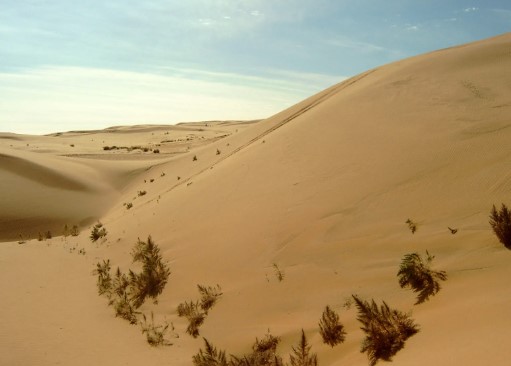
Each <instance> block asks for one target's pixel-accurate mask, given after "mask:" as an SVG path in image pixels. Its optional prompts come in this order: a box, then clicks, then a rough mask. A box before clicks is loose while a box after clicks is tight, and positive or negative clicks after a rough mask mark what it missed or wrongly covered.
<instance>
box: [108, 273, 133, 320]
mask: <svg viewBox="0 0 511 366" xmlns="http://www.w3.org/2000/svg"><path fill="white" fill-rule="evenodd" d="M131 292H132V287H131V283H130V279H129V277H128V276H127V275H126V274H125V273H122V272H121V270H120V269H119V267H117V271H116V272H115V276H114V279H113V281H112V290H111V292H110V294H109V298H110V305H113V307H114V310H115V316H116V317H120V318H123V319H126V320H127V321H129V322H130V323H131V324H136V323H137V314H139V312H137V311H136V309H137V307H136V306H135V304H134V302H133V300H132V298H131Z"/></svg>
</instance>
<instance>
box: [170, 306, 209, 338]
mask: <svg viewBox="0 0 511 366" xmlns="http://www.w3.org/2000/svg"><path fill="white" fill-rule="evenodd" d="M177 315H178V316H180V317H185V318H186V319H188V327H187V328H186V333H188V334H190V335H191V336H192V337H193V338H197V337H198V336H199V327H200V326H201V325H202V323H204V320H205V319H206V314H205V313H204V312H202V311H201V308H200V304H199V302H198V301H197V302H193V301H190V302H186V301H185V302H184V303H181V304H179V305H178V307H177Z"/></svg>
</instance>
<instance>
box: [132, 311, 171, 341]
mask: <svg viewBox="0 0 511 366" xmlns="http://www.w3.org/2000/svg"><path fill="white" fill-rule="evenodd" d="M142 317H143V320H142V321H141V322H140V326H141V328H142V334H145V335H146V338H147V343H149V344H150V345H151V346H153V347H157V346H171V345H172V343H170V342H169V341H168V340H167V339H165V333H167V331H168V329H169V326H170V325H171V324H169V323H167V322H166V321H165V323H164V325H155V324H154V314H153V312H151V322H148V321H147V317H146V316H145V314H143V316H142ZM173 328H174V327H172V329H173Z"/></svg>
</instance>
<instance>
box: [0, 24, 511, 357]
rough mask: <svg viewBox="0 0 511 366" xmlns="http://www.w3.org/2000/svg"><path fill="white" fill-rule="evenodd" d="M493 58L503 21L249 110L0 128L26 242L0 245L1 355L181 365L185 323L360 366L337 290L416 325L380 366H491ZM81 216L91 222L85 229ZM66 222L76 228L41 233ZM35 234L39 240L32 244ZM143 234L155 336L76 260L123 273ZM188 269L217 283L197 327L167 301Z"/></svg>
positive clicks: (355, 326) (221, 342) (496, 307)
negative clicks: (416, 263) (161, 340)
mask: <svg viewBox="0 0 511 366" xmlns="http://www.w3.org/2000/svg"><path fill="white" fill-rule="evenodd" d="M510 69H511V34H506V35H503V36H500V37H496V38H493V39H489V40H486V41H482V42H477V43H473V44H469V45H464V46H460V47H455V48H451V49H446V50H440V51H437V52H433V53H430V54H426V55H422V56H418V57H414V58H411V59H407V60H403V61H400V62H397V63H393V64H389V65H385V66H382V67H380V68H377V69H374V70H370V71H367V72H366V73H363V74H361V75H358V76H355V77H354V78H352V79H349V80H347V81H345V82H343V83H341V84H338V85H335V86H333V87H331V88H329V89H327V90H325V91H323V92H322V93H319V94H317V95H315V96H313V97H311V98H309V99H307V100H305V101H303V102H301V103H299V104H297V105H295V106H293V107H291V108H290V109H288V110H285V111H283V112H281V113H279V114H277V115H275V116H273V117H271V118H269V119H267V120H263V121H260V122H253V123H237V122H225V123H222V122H203V123H195V124H184V125H177V126H133V127H116V128H111V129H107V130H102V131H90V132H84V131H82V132H68V133H63V134H57V135H53V136H42V137H41V136H19V135H12V134H2V135H0V174H1V182H5V183H4V185H5V188H4V190H3V193H2V200H1V201H0V202H2V203H1V205H2V209H1V210H0V214H1V216H0V220H1V223H2V226H1V229H0V236H1V238H3V239H4V240H14V238H18V235H20V234H21V235H23V236H24V238H30V237H32V238H34V239H31V240H27V241H26V242H25V243H24V244H18V241H14V242H5V243H1V245H0V289H1V293H2V300H1V301H0V313H1V314H2V316H1V317H0V364H1V365H56V364H61V365H90V364H96V365H140V364H148V365H190V364H192V362H191V357H192V355H194V354H196V353H197V352H198V350H199V348H200V347H202V346H203V341H202V339H201V337H206V338H207V339H208V340H210V341H211V342H212V343H213V344H214V345H215V346H217V347H219V348H220V349H226V350H227V353H228V354H237V355H241V354H242V353H244V352H245V353H246V352H248V351H249V350H250V347H251V344H252V343H253V341H254V340H255V338H256V337H258V338H262V337H264V335H265V334H266V333H267V332H268V330H269V331H270V332H271V333H272V334H273V335H275V336H279V337H280V339H281V343H280V345H279V351H280V353H281V355H282V356H283V357H284V360H285V361H288V354H289V352H290V349H291V346H293V345H295V344H296V343H297V341H298V338H299V336H300V331H301V329H304V331H305V333H306V334H307V336H308V340H309V342H310V343H311V345H312V351H313V352H316V353H318V357H319V364H320V365H366V364H368V360H367V356H366V355H365V354H362V353H360V344H361V341H362V339H363V338H364V334H363V332H362V331H361V330H360V324H359V322H358V321H357V320H356V317H357V311H356V309H355V308H354V307H353V306H349V305H348V304H347V300H348V299H349V298H350V296H351V294H358V295H359V296H360V297H361V298H363V299H367V300H370V299H372V298H374V299H375V300H376V301H378V302H380V301H381V300H385V301H386V302H387V303H388V304H389V305H390V306H391V307H393V308H397V309H399V310H401V311H404V312H410V314H411V316H412V317H413V319H414V320H415V321H416V323H417V324H419V325H420V332H419V333H418V334H416V335H414V336H413V337H411V338H410V339H408V341H407V342H406V345H405V348H404V349H403V350H401V351H400V352H399V353H397V355H395V357H394V360H393V364H395V365H411V364H413V365H432V364H435V365H453V364H463V365H482V364H496V365H504V364H506V363H507V362H508V355H509V350H508V346H507V344H506V338H507V335H508V334H509V332H510V331H509V329H511V319H510V318H509V316H507V309H508V304H509V302H510V301H511V295H510V294H509V291H507V280H506V279H507V278H508V277H509V276H510V275H511V267H510V266H509V261H511V252H509V251H508V250H507V249H505V248H504V247H503V246H502V245H501V244H500V243H499V242H498V240H497V239H496V238H495V236H494V235H493V233H492V231H491V228H490V226H489V224H488V215H489V211H490V209H491V207H492V204H497V205H500V203H501V202H506V203H508V204H511V202H510V201H509V192H510V190H511V176H510V175H509V168H510V167H511V147H510V145H509V141H510V140H511V130H510V129H509V128H508V127H509V126H511V119H510V115H511V102H510V95H511V74H510V73H509V70H510ZM71 145H74V146H71ZM105 146H106V147H107V149H105ZM130 147H131V149H130ZM144 148H145V149H146V151H144ZM155 149H157V150H158V151H159V153H155V152H154V151H155ZM141 191H145V192H146V193H145V194H144V195H140V192H141ZM128 204H130V206H131V205H132V207H131V208H130V209H127V206H128ZM98 219H100V220H101V222H102V223H103V224H104V226H105V228H106V229H107V231H108V234H107V236H106V239H104V240H99V241H98V242H96V243H91V241H90V240H89V238H88V236H89V233H90V230H91V225H92V224H93V223H94V222H95V221H96V220H98ZM407 219H411V220H413V221H414V222H416V223H417V231H416V232H415V234H412V233H411V232H410V230H409V229H408V227H407V225H406V224H405V221H406V220H407ZM64 224H68V225H74V224H76V225H79V226H80V229H81V233H80V235H78V236H68V237H62V236H57V235H60V234H61V233H62V227H63V225H64ZM46 227H47V228H48V229H45V228H46ZM447 227H451V228H457V229H458V232H457V233H456V234H454V235H453V234H451V232H450V231H449V230H448V228H447ZM44 230H51V231H52V233H53V234H54V237H53V238H52V239H47V240H43V241H38V240H37V234H38V232H39V231H43V232H44ZM148 235H151V236H152V238H153V239H154V240H155V242H156V243H157V244H158V246H159V247H160V249H161V253H162V255H163V257H164V259H165V260H167V261H169V266H170V268H171V271H172V273H171V275H170V277H169V281H168V284H167V286H166V288H165V290H164V292H163V293H162V295H161V296H160V297H159V301H158V304H152V303H151V301H147V302H146V303H145V304H144V305H142V306H141V307H140V309H139V310H140V311H141V312H142V313H144V314H147V315H149V314H150V313H151V311H152V312H154V316H155V320H156V321H157V322H163V320H164V319H167V320H168V321H169V322H172V323H173V325H174V330H173V331H172V332H169V339H170V341H171V342H172V343H173V345H172V346H169V347H162V348H156V349H155V348H151V347H150V346H149V345H148V344H147V343H145V339H144V336H143V335H142V334H141V332H140V326H133V325H129V324H128V322H126V321H124V320H122V319H119V318H115V317H114V313H113V310H112V308H111V307H108V306H107V302H108V301H107V300H106V299H105V298H104V297H99V296H98V295H97V290H96V286H95V277H94V276H92V275H91V272H92V270H93V269H94V266H95V264H96V263H97V262H98V261H101V260H103V259H110V261H111V263H112V266H113V267H114V268H117V266H119V267H120V268H121V270H123V271H127V270H128V269H130V268H131V269H134V270H139V269H140V268H139V267H138V266H137V265H136V264H132V263H131V256H130V251H131V249H132V247H133V245H134V244H135V243H136V241H137V238H141V239H143V240H145V239H146V238H147V237H148ZM426 250H428V251H429V252H430V253H432V254H434V255H435V256H436V257H435V259H434V262H433V266H434V268H435V269H437V270H445V271H446V272H447V274H448V279H447V281H446V282H444V283H442V289H441V291H440V292H439V293H438V294H437V295H436V296H435V297H433V298H431V299H430V301H428V302H426V303H423V304H420V305H414V303H415V296H414V294H413V293H412V292H411V291H410V290H405V289H401V288H400V287H399V284H398V280H397V277H396V273H397V271H398V268H399V264H400V261H401V258H402V257H403V255H405V254H407V253H411V252H420V253H425V251H426ZM274 265H276V266H277V267H278V268H279V269H280V270H281V272H282V273H283V280H282V281H279V280H278V279H277V276H276V273H275V268H274ZM197 284H203V285H216V284H219V285H220V286H221V287H222V292H223V295H222V297H221V298H220V300H219V301H218V304H217V305H216V306H215V307H214V308H213V309H211V311H210V312H209V314H208V316H207V318H206V319H205V321H204V324H203V325H202V326H201V327H200V335H201V336H200V337H198V338H196V339H194V338H192V337H190V336H189V335H188V334H187V333H186V332H185V329H186V326H187V323H186V321H185V320H184V319H183V318H179V317H178V316H177V310H176V309H177V306H178V304H179V303H182V302H184V301H189V300H195V299H198V296H199V295H198V292H197V288H196V285H197ZM326 305H330V306H331V307H332V308H333V309H335V310H336V311H337V312H338V313H339V315H340V320H341V322H342V323H343V324H344V326H345V329H346V331H347V337H346V342H345V343H343V344H341V345H338V346H336V347H334V348H331V347H329V346H327V345H325V344H323V343H322V340H321V336H320V335H319V333H318V321H319V319H320V317H321V313H322V311H323V309H324V307H325V306H326Z"/></svg>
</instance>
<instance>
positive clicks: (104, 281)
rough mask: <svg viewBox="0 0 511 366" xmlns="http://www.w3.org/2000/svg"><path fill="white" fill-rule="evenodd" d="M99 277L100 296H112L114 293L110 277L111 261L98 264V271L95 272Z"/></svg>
mask: <svg viewBox="0 0 511 366" xmlns="http://www.w3.org/2000/svg"><path fill="white" fill-rule="evenodd" d="M93 273H94V274H96V275H97V276H98V281H97V287H98V293H99V294H100V295H104V294H106V295H107V296H109V297H110V296H111V293H112V276H111V275H110V259H107V260H106V261H105V260H103V263H99V262H98V263H96V269H95V270H94V272H93Z"/></svg>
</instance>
